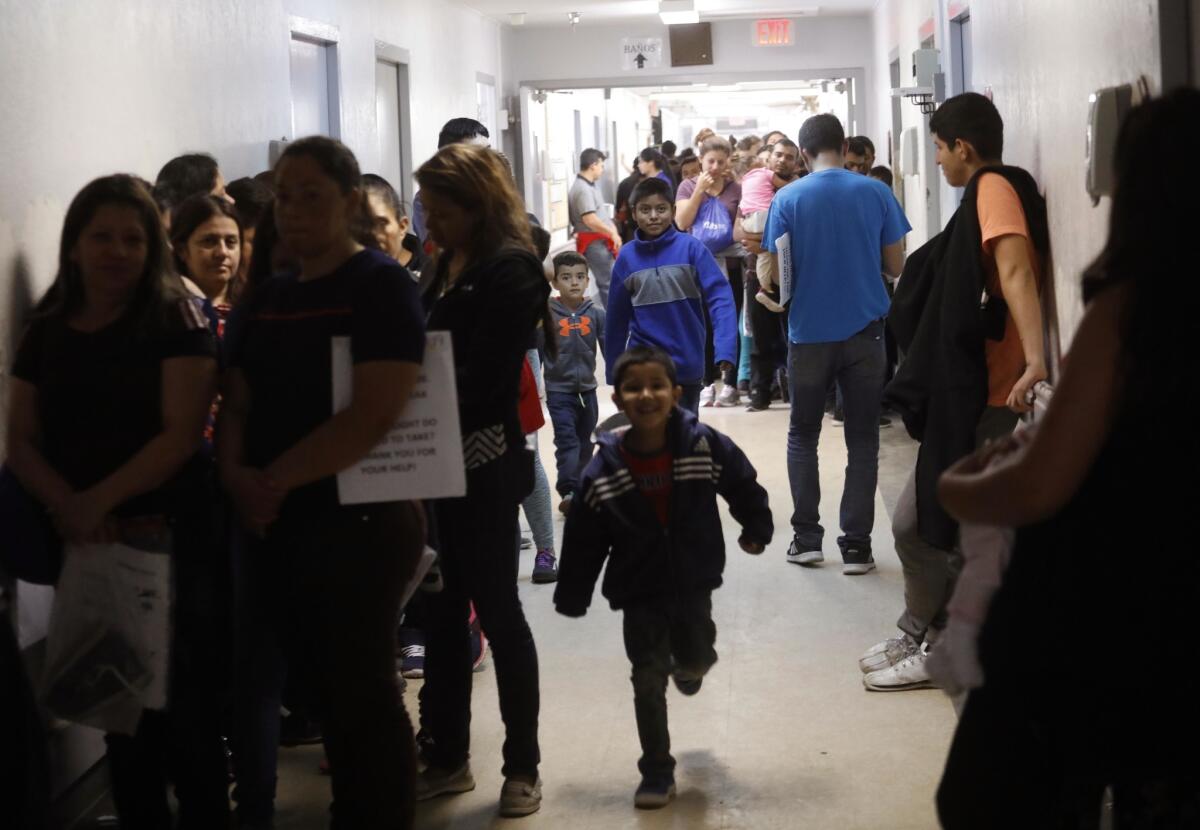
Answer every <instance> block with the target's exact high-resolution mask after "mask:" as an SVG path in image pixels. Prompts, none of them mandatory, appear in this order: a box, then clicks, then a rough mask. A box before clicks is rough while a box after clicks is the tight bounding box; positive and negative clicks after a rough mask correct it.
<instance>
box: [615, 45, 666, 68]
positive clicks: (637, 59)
mask: <svg viewBox="0 0 1200 830" xmlns="http://www.w3.org/2000/svg"><path fill="white" fill-rule="evenodd" d="M662 56H663V42H662V38H661V37H627V38H622V39H621V66H622V68H624V69H627V70H633V71H635V72H636V71H637V70H639V69H656V68H657V67H660V66H662Z"/></svg>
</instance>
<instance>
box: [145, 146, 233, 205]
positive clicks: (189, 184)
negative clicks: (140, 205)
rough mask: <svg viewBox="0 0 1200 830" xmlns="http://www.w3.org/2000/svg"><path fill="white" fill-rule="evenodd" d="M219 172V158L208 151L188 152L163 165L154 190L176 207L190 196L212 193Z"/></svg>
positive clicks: (159, 196)
mask: <svg viewBox="0 0 1200 830" xmlns="http://www.w3.org/2000/svg"><path fill="white" fill-rule="evenodd" d="M218 172H220V171H219V170H218V169H217V160H216V159H215V158H213V157H212V156H210V155H209V154H208V153H186V154H184V155H182V156H176V157H175V158H173V159H171V160H170V161H168V162H167V163H166V164H164V165H163V166H162V169H161V170H159V171H158V177H157V178H156V179H155V180H154V190H155V193H156V195H157V197H158V198H160V199H162V200H163V201H164V202H165V203H166V204H167V206H168V207H170V208H172V209H174V208H175V206H176V205H178V204H179V203H180V202H182V201H183V200H184V199H186V198H187V197H189V196H195V195H196V194H198V193H211V192H212V189H213V185H215V184H216V183H217V173H218Z"/></svg>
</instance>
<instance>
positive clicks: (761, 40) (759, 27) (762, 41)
mask: <svg viewBox="0 0 1200 830" xmlns="http://www.w3.org/2000/svg"><path fill="white" fill-rule="evenodd" d="M754 45H755V46H791V45H792V21H790V20H787V19H780V20H756V21H754Z"/></svg>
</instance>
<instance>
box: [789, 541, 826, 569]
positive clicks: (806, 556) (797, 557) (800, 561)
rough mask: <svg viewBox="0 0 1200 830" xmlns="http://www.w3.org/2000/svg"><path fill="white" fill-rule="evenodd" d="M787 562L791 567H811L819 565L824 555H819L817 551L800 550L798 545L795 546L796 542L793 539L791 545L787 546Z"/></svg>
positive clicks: (819, 552) (823, 559)
mask: <svg viewBox="0 0 1200 830" xmlns="http://www.w3.org/2000/svg"><path fill="white" fill-rule="evenodd" d="M787 561H789V562H791V563H792V564H793V565H804V566H806V567H811V566H813V565H820V564H821V563H822V562H824V561H825V554H823V553H821V551H819V550H800V547H799V545H797V544H796V540H795V539H793V540H792V543H791V544H790V545H789V546H788V550H787Z"/></svg>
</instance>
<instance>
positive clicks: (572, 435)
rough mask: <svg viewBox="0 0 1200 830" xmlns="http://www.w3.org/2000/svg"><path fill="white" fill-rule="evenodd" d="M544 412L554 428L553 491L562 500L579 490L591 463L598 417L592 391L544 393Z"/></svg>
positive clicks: (594, 396)
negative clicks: (556, 474)
mask: <svg viewBox="0 0 1200 830" xmlns="http://www.w3.org/2000/svg"><path fill="white" fill-rule="evenodd" d="M546 408H547V409H548V410H550V423H552V424H554V461H555V464H556V465H557V467H558V479H557V480H556V481H555V483H554V489H555V490H557V491H558V494H559V495H560V496H564V497H566V496H570V495H573V494H574V493H575V491H576V490H578V489H579V478H580V476H582V475H583V471H584V468H586V467H587V465H588V462H589V461H591V460H592V431H593V430H595V429H596V421H597V420H598V419H599V417H600V414H599V406H598V404H597V403H596V390H595V389H590V390H588V391H587V392H551V391H549V390H547V391H546Z"/></svg>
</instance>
